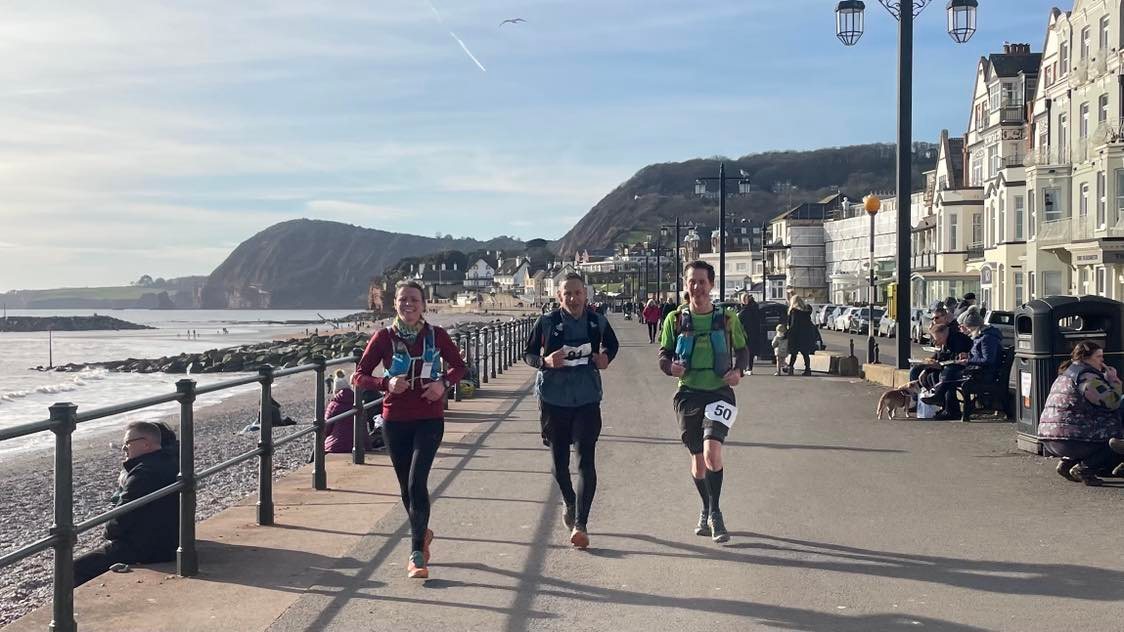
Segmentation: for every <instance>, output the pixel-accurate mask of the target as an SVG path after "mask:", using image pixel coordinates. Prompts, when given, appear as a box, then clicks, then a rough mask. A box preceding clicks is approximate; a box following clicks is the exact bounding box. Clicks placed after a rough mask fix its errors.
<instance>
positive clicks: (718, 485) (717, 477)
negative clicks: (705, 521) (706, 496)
mask: <svg viewBox="0 0 1124 632" xmlns="http://www.w3.org/2000/svg"><path fill="white" fill-rule="evenodd" d="M705 480H706V486H707V487H709V488H710V511H711V512H715V511H719V512H720V511H722V510H721V509H720V508H719V505H718V499H719V498H720V497H721V496H722V470H718V471H717V472H711V471H710V470H707V471H706V479H705Z"/></svg>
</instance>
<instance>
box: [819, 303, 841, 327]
mask: <svg viewBox="0 0 1124 632" xmlns="http://www.w3.org/2000/svg"><path fill="white" fill-rule="evenodd" d="M838 307H839V306H838V305H835V304H828V305H824V306H823V309H822V310H820V313H818V314H814V315H813V316H814V322H815V323H816V326H817V327H826V326H827V322H828V319H830V318H831V315H832V313H833V312H835V310H836V309H837V308H838Z"/></svg>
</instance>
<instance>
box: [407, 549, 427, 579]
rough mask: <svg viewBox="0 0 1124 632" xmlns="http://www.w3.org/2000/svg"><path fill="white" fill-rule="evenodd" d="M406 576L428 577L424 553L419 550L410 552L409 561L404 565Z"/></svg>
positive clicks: (411, 577) (413, 577) (415, 577)
mask: <svg viewBox="0 0 1124 632" xmlns="http://www.w3.org/2000/svg"><path fill="white" fill-rule="evenodd" d="M406 576H407V577H409V578H410V579H429V569H428V568H427V567H426V564H425V555H424V554H422V552H421V551H414V552H413V553H411V554H410V563H409V564H408V565H407V566H406Z"/></svg>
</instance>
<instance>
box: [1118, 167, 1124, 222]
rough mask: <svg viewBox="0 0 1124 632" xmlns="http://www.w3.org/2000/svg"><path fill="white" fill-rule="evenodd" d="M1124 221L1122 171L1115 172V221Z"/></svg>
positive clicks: (1123, 176) (1123, 173)
mask: <svg viewBox="0 0 1124 632" xmlns="http://www.w3.org/2000/svg"><path fill="white" fill-rule="evenodd" d="M1122 219H1124V169H1117V170H1116V221H1117V222H1120V220H1122Z"/></svg>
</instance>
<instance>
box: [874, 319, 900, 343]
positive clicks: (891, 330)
mask: <svg viewBox="0 0 1124 632" xmlns="http://www.w3.org/2000/svg"><path fill="white" fill-rule="evenodd" d="M875 335H878V336H883V337H886V338H894V337H896V336H897V335H898V322H897V321H896V320H894V319H893V318H890V316H889V315H886V316H883V317H882V320H880V321H878V328H877V329H875Z"/></svg>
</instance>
